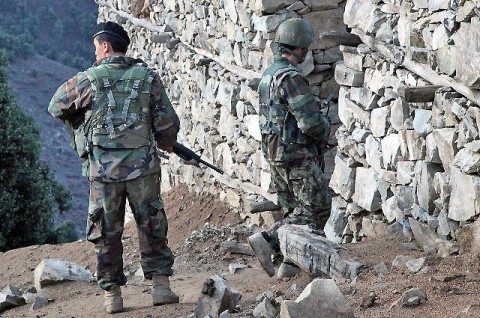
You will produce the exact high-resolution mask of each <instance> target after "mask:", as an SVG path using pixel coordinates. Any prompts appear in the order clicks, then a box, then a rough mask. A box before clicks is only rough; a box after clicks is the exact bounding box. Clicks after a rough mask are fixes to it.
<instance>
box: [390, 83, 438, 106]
mask: <svg viewBox="0 0 480 318" xmlns="http://www.w3.org/2000/svg"><path fill="white" fill-rule="evenodd" d="M442 87H443V86H439V85H427V86H407V87H403V88H400V89H399V92H398V93H399V94H400V96H401V97H403V98H405V100H406V101H407V102H411V103H426V102H433V100H434V99H435V92H436V91H437V90H438V89H439V88H442Z"/></svg>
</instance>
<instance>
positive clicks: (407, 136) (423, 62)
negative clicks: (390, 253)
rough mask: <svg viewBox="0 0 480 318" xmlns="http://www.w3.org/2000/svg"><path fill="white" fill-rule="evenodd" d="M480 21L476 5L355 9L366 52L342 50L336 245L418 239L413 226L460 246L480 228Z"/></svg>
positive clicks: (330, 229)
mask: <svg viewBox="0 0 480 318" xmlns="http://www.w3.org/2000/svg"><path fill="white" fill-rule="evenodd" d="M479 15H480V5H479V4H478V1H469V0H467V1H449V0H429V1H426V0H385V1H381V2H378V1H368V0H348V1H347V4H346V8H345V16H344V21H345V23H346V24H347V25H348V26H349V27H351V28H352V33H354V34H357V35H358V36H359V37H360V38H361V39H362V41H363V42H364V44H361V45H359V46H355V47H347V46H345V47H342V48H341V49H342V52H343V56H344V63H343V64H340V65H338V66H337V68H336V70H335V79H336V81H337V82H338V84H340V85H341V88H340V92H339V96H340V97H339V110H338V112H339V118H340V120H341V122H342V126H341V127H340V128H339V129H338V130H337V135H336V136H337V139H338V152H337V156H336V159H335V171H334V173H333V175H332V178H331V181H330V186H331V188H332V189H333V190H334V191H335V192H336V194H337V196H336V197H335V198H334V200H333V208H332V217H331V218H330V220H329V224H328V226H327V229H326V231H327V234H328V237H330V238H331V239H332V240H334V241H337V242H351V241H353V242H355V241H360V240H362V238H363V237H366V236H379V235H384V234H385V231H387V230H388V227H389V226H393V225H394V224H396V226H397V227H398V226H399V224H400V225H402V227H403V230H404V231H405V232H406V233H408V232H409V230H410V226H409V222H413V221H412V219H414V220H416V221H420V222H421V223H422V224H424V225H428V226H427V228H428V229H430V230H434V231H435V232H436V233H435V235H437V236H438V238H439V239H455V238H456V236H458V235H459V231H461V230H462V227H463V226H464V225H466V224H468V223H471V222H474V221H475V220H476V219H477V217H478V214H479V213H480V178H479V177H478V172H479V170H480V169H479V168H480V147H479V146H480V138H479V131H480V116H479V115H480V109H479V107H478V102H479V98H478V96H480V92H479V90H478V89H480V81H479V80H480V53H479V51H480V28H479ZM420 75H421V76H420ZM448 86H451V87H448ZM400 228H401V227H400Z"/></svg>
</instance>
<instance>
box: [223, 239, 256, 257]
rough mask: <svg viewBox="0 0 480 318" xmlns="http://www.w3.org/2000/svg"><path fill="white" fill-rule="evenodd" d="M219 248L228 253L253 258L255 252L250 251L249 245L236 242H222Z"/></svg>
mask: <svg viewBox="0 0 480 318" xmlns="http://www.w3.org/2000/svg"><path fill="white" fill-rule="evenodd" d="M220 247H221V248H222V249H223V250H225V251H228V252H230V253H235V254H243V255H251V256H255V252H254V251H253V250H252V248H251V247H250V245H248V244H246V243H238V242H237V241H224V242H222V244H221V245H220Z"/></svg>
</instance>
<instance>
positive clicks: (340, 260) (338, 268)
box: [278, 224, 367, 280]
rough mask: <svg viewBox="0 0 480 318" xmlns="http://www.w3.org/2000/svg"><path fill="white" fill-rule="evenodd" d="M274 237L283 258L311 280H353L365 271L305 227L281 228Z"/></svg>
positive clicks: (349, 255) (350, 254)
mask: <svg viewBox="0 0 480 318" xmlns="http://www.w3.org/2000/svg"><path fill="white" fill-rule="evenodd" d="M278 238H279V240H280V249H281V251H282V254H283V256H284V257H285V258H286V259H288V260H289V261H291V262H293V263H294V264H295V265H297V266H298V267H300V268H301V269H303V270H304V271H306V272H308V273H309V274H310V275H311V276H313V277H318V276H324V275H328V276H330V277H331V278H345V279H348V280H353V279H354V278H355V277H357V276H358V275H359V274H360V273H361V272H363V271H364V270H365V269H366V268H367V266H366V265H364V264H362V263H360V262H358V261H356V260H355V258H354V255H353V254H352V253H351V252H349V251H348V250H347V249H346V248H344V247H342V246H340V245H338V244H335V243H333V242H331V241H329V240H327V239H326V238H324V237H321V236H320V235H318V234H317V233H315V232H313V231H312V229H310V228H309V227H308V226H307V225H293V224H285V225H282V226H281V227H280V228H279V229H278Z"/></svg>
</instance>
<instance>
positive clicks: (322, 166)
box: [317, 154, 325, 172]
mask: <svg viewBox="0 0 480 318" xmlns="http://www.w3.org/2000/svg"><path fill="white" fill-rule="evenodd" d="M317 160H318V163H319V164H320V169H321V170H322V172H325V156H324V155H323V154H322V155H319V156H317Z"/></svg>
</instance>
